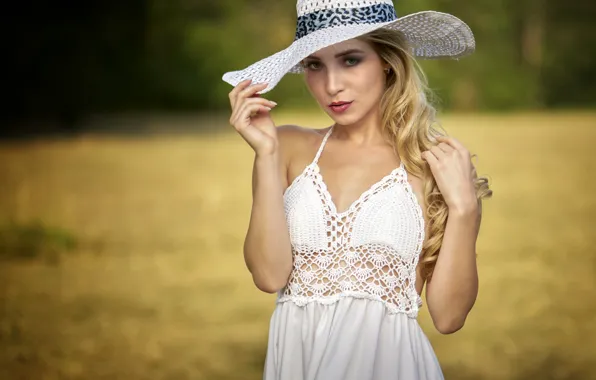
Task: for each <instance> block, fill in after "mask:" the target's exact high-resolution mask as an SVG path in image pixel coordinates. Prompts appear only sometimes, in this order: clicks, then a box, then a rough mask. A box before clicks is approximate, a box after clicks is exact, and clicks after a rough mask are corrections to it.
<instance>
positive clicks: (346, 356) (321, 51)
mask: <svg viewBox="0 0 596 380" xmlns="http://www.w3.org/2000/svg"><path fill="white" fill-rule="evenodd" d="M297 10H298V25H297V31H296V38H295V40H294V42H293V43H292V44H291V46H289V47H288V48H287V49H285V50H283V51H281V52H279V53H276V54H274V55H272V56H270V57H268V58H265V59H263V60H261V61H259V62H257V63H255V64H253V65H251V66H249V67H248V68H246V69H244V70H241V71H235V72H230V73H226V74H225V75H224V78H223V79H224V80H225V81H227V82H228V83H230V84H232V85H233V86H235V87H234V89H233V90H232V91H231V92H230V102H231V107H232V115H231V117H230V123H231V124H232V125H233V126H234V128H235V129H236V130H237V131H238V133H240V135H241V136H242V137H243V138H244V139H245V140H246V142H247V143H248V144H249V145H250V146H251V147H252V148H253V149H254V151H255V154H256V156H255V161H254V168H253V205H252V212H251V218H250V225H249V227H248V233H247V236H246V240H245V244H244V258H245V261H246V265H247V267H248V270H249V271H250V272H251V274H252V277H253V280H254V283H255V285H256V286H257V287H258V288H259V289H260V290H262V291H264V292H267V293H277V304H276V308H275V311H274V313H273V315H272V318H271V324H270V330H269V341H268V348H267V357H266V363H265V373H264V379H266V380H299V379H300V380H348V379H350V380H391V379H400V380H417V379H442V378H443V374H442V371H441V367H440V365H439V363H438V360H437V357H436V355H435V353H434V351H433V349H432V346H431V345H430V343H429V341H428V339H427V338H426V336H425V334H424V333H423V331H422V330H421V328H420V326H419V324H418V322H417V319H416V317H417V315H418V311H419V308H420V307H421V306H422V302H421V297H420V294H421V293H422V290H423V288H424V286H425V285H426V303H427V307H428V311H429V313H430V316H431V317H432V320H433V322H434V325H435V327H436V328H437V330H438V331H440V332H441V333H443V334H449V333H453V332H455V331H457V330H459V329H460V328H462V326H463V325H464V322H465V320H466V317H467V315H468V313H469V312H470V310H471V309H472V306H473V305H474V302H475V300H476V296H477V292H478V274H477V269H476V249H475V245H476V239H477V236H478V232H479V228H480V219H481V200H482V199H483V198H487V197H490V196H491V191H490V190H489V188H488V185H487V180H486V179H485V178H478V177H477V176H476V172H475V169H474V166H473V165H472V162H471V155H470V153H469V152H468V150H467V149H466V148H465V147H464V146H463V145H462V144H461V143H460V142H459V141H458V140H457V139H455V138H453V137H448V136H445V135H444V134H441V133H440V132H438V131H437V130H436V129H434V128H433V124H434V123H435V110H434V108H433V106H432V105H431V104H430V102H429V101H428V99H427V94H428V91H427V87H426V83H425V78H424V76H423V74H422V72H421V71H420V69H419V68H418V66H417V65H416V61H415V57H425V58H439V57H462V56H464V55H467V54H469V53H471V52H472V51H473V50H474V38H473V35H472V32H471V31H470V29H469V27H468V26H467V25H466V24H465V23H463V22H462V21H461V20H459V19H457V18H456V17H454V16H452V15H449V14H444V13H439V12H433V11H427V12H420V13H416V14H412V15H409V16H405V17H401V18H398V17H397V16H396V14H395V9H394V8H393V3H392V2H391V1H388V0H366V1H363V0H360V1H339V0H324V1H323V0H318V1H317V0H313V1H309V0H302V1H299V2H298V5H297ZM288 72H291V73H303V75H304V79H305V81H306V84H307V86H308V88H309V90H310V92H311V94H312V96H313V97H314V98H315V99H316V101H317V102H318V104H319V105H320V106H321V107H322V108H323V109H324V110H325V112H327V114H328V115H329V117H330V118H331V119H332V120H333V122H334V123H333V125H332V126H330V127H328V128H324V129H320V130H312V129H307V128H303V127H300V126H296V125H284V126H279V127H278V126H276V125H275V123H274V121H273V120H272V118H271V115H270V111H271V109H273V108H274V107H275V106H276V103H274V102H273V101H271V100H268V99H265V98H264V97H261V96H260V94H264V93H266V92H267V91H269V90H271V89H272V88H273V87H274V86H275V85H276V84H277V83H278V82H279V80H280V79H281V78H282V77H283V76H284V75H285V74H286V73H288Z"/></svg>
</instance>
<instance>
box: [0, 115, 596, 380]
mask: <svg viewBox="0 0 596 380" xmlns="http://www.w3.org/2000/svg"><path fill="white" fill-rule="evenodd" d="M276 120H277V121H278V123H280V124H281V123H286V122H288V121H293V122H298V123H304V124H307V125H311V126H316V127H323V126H325V125H326V124H327V123H328V121H327V120H324V119H322V118H320V117H318V116H316V115H315V116H312V115H306V116H305V115H292V114H283V115H277V119H276ZM444 126H445V128H446V129H447V130H448V132H449V133H450V134H452V135H454V136H456V137H458V138H459V139H460V140H461V141H462V142H463V143H464V144H465V145H466V146H467V147H468V148H469V149H470V150H471V151H472V152H473V153H477V154H478V155H479V160H477V161H476V164H477V167H478V172H479V174H480V175H482V176H484V175H488V176H489V178H490V181H491V187H492V189H493V191H494V197H493V199H492V200H489V201H487V202H485V204H484V219H483V226H482V230H481V233H480V238H479V241H478V252H479V271H480V277H481V284H480V285H481V288H480V296H479V299H478V301H477V304H476V306H475V308H474V310H473V312H472V313H471V315H470V316H469V319H468V321H467V324H466V326H465V327H464V329H463V330H461V331H460V332H458V333H456V334H454V335H450V336H442V335H440V334H438V333H436V332H435V331H434V330H433V328H432V324H431V323H430V319H429V316H428V313H427V310H426V309H423V310H422V312H421V315H420V323H421V325H422V326H423V328H424V329H425V331H426V332H427V334H428V336H429V338H430V340H431V342H432V344H433V346H434V347H435V349H436V352H437V355H438V357H439V360H440V361H441V363H442V365H443V367H444V370H445V374H446V377H447V379H487V380H488V379H490V380H493V379H516V380H518V379H582V380H583V379H594V378H596V376H595V375H594V374H595V373H596V344H595V343H594V342H596V303H595V302H594V300H595V299H596V290H595V286H596V276H595V271H596V248H595V247H596V237H595V231H596V229H595V228H594V226H595V225H596V217H595V215H596V197H595V194H596V179H595V174H594V173H596V154H595V153H594V152H595V149H594V144H595V143H596V115H595V114H590V113H583V114H581V113H575V114H570V113H561V114H516V115H460V116H457V115H451V116H448V117H446V118H445V120H444ZM163 127H164V129H167V125H163ZM221 128H222V129H223V130H225V132H224V133H220V134H216V133H210V134H204V135H200V134H192V133H187V134H176V135H157V136H152V137H131V136H129V137H126V138H125V137H117V136H111V137H110V136H99V135H91V134H90V135H86V136H83V137H80V138H75V139H58V140H56V139H54V140H39V141H30V142H20V143H16V142H13V143H3V144H2V145H0V218H1V219H3V220H4V221H7V220H9V219H11V220H13V221H14V222H16V223H22V224H26V223H28V222H29V221H31V220H35V219H38V218H39V219H41V220H43V222H44V223H46V224H47V225H49V226H55V227H59V228H62V229H66V230H67V231H70V232H71V233H72V234H73V235H74V236H75V237H76V239H77V241H78V245H77V246H76V249H75V251H74V252H72V253H70V254H66V255H63V256H62V259H61V260H60V261H59V262H57V263H50V262H46V261H44V260H40V259H36V260H21V261H14V260H13V261H4V262H0V290H2V293H0V297H2V308H1V309H0V378H1V379H11V380H12V379H35V380H37V379H85V380H95V379H172V380H174V379H175V380H184V379H210V380H211V379H259V378H260V376H261V369H262V365H263V359H264V352H265V344H266V338H267V332H268V331H267V329H268V323H269V317H270V313H271V311H272V310H273V308H274V296H272V295H267V294H263V293H260V292H259V291H258V290H256V288H255V287H254V286H253V284H252V282H251V278H250V276H249V274H248V272H247V271H246V269H245V267H244V263H243V259H242V251H241V248H242V241H243V238H244V234H245V231H246V227H247V223H248V218H249V211H250V176H251V173H250V171H251V167H252V152H251V150H250V148H248V146H247V145H246V144H245V143H244V142H243V140H242V139H241V138H240V137H239V136H238V135H236V134H234V133H232V129H231V127H228V126H224V125H222V126H221ZM3 220H0V222H2V221H3ZM330 380H334V379H330Z"/></svg>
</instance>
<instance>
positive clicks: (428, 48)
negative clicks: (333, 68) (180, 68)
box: [222, 0, 475, 93]
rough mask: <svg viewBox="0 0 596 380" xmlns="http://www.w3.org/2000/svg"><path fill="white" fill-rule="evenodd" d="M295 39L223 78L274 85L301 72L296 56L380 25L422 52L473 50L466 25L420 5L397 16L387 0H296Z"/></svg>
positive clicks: (447, 54)
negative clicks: (290, 75)
mask: <svg viewBox="0 0 596 380" xmlns="http://www.w3.org/2000/svg"><path fill="white" fill-rule="evenodd" d="M296 10H297V12H298V19H297V23H296V36H295V39H294V42H292V44H291V45H290V46H288V47H287V48H285V49H283V50H281V51H279V52H277V53H275V54H273V55H271V56H269V57H267V58H264V59H261V60H260V61H258V62H256V63H254V64H252V65H250V66H248V67H247V68H245V69H243V70H239V71H231V72H227V73H225V74H224V75H223V78H222V79H223V80H224V81H225V82H227V83H229V84H231V85H232V86H236V85H237V84H238V83H240V82H242V81H243V80H245V79H252V81H253V83H268V86H267V87H266V88H265V89H264V90H262V91H260V93H265V92H268V91H270V90H272V89H273V88H274V87H275V86H276V85H277V83H279V81H280V80H281V78H283V76H284V75H286V74H287V73H300V72H302V67H301V66H300V62H301V61H302V60H303V59H304V58H306V57H308V56H309V55H311V54H312V53H314V52H316V51H318V50H320V49H322V48H325V47H327V46H330V45H333V44H336V43H339V42H342V41H346V40H349V39H352V38H356V37H358V36H361V35H364V34H366V33H368V32H371V31H373V30H376V29H380V28H389V29H395V30H399V31H401V32H403V34H404V35H405V37H406V38H407V40H408V42H409V44H410V46H411V47H412V54H413V55H414V56H416V57H420V58H428V59H432V58H459V57H463V56H465V55H468V54H470V53H472V52H473V51H474V48H475V41H474V35H473V34H472V31H471V30H470V27H469V26H468V25H466V23H464V22H463V21H461V20H460V19H458V18H457V17H455V16H453V15H450V14H448V13H441V12H435V11H424V12H418V13H412V14H409V15H406V16H403V17H397V14H396V12H395V8H394V7H393V1H391V0H298V2H297V4H296Z"/></svg>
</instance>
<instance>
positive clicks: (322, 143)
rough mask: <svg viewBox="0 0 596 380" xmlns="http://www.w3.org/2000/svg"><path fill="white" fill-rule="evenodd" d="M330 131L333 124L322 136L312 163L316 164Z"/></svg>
mask: <svg viewBox="0 0 596 380" xmlns="http://www.w3.org/2000/svg"><path fill="white" fill-rule="evenodd" d="M331 132H333V126H331V128H329V130H328V131H327V133H326V134H325V137H323V142H321V146H320V147H319V151H318V152H317V155H316V156H315V159H314V160H313V161H312V163H313V164H316V163H317V162H318V161H319V157H321V153H323V148H324V147H325V144H326V143H327V139H328V138H329V136H331Z"/></svg>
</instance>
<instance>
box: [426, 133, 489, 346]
mask: <svg viewBox="0 0 596 380" xmlns="http://www.w3.org/2000/svg"><path fill="white" fill-rule="evenodd" d="M437 140H438V141H439V144H438V145H436V146H433V147H432V148H431V149H430V150H428V151H426V152H423V153H422V157H423V158H424V159H425V160H426V162H428V164H429V166H430V169H431V171H432V174H433V177H434V178H435V181H436V182H437V186H438V187H439V190H440V191H441V194H442V195H443V198H444V199H445V202H446V203H447V206H448V208H449V214H448V217H447V225H446V227H445V234H444V236H443V241H442V244H441V249H440V252H439V256H438V258H437V262H436V264H435V268H434V271H433V275H432V277H431V279H430V280H429V281H428V283H427V284H426V303H427V305H428V310H429V313H430V315H431V318H432V320H433V323H434V325H435V327H436V328H437V330H438V331H439V332H441V333H442V334H451V333H454V332H456V331H457V330H459V329H461V328H462V327H463V325H464V323H465V320H466V317H467V316H468V313H469V312H470V310H471V309H472V306H473V305H474V302H475V301H476V296H477V295H478V270H477V266H476V240H477V237H478V233H479V230H480V221H481V216H482V207H481V202H480V201H478V199H477V197H476V190H475V187H474V179H475V177H476V170H475V169H474V166H473V165H472V161H471V155H470V153H469V152H468V150H467V149H466V148H465V147H464V146H463V145H462V144H461V143H460V142H459V141H457V140H456V139H454V138H453V137H444V136H439V137H437Z"/></svg>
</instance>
